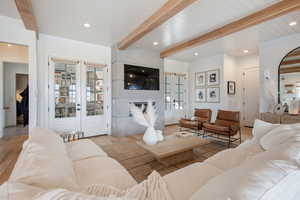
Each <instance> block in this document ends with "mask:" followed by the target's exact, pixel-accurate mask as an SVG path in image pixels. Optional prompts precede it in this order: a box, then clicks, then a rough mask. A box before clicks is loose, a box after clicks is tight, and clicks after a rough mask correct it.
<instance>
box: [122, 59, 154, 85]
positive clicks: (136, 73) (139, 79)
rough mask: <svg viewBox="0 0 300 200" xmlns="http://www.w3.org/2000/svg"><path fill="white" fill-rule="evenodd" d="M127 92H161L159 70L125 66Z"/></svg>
mask: <svg viewBox="0 0 300 200" xmlns="http://www.w3.org/2000/svg"><path fill="white" fill-rule="evenodd" d="M124 89H125V90H159V69H154V68H148V67H141V66H135V65H127V64H125V65H124Z"/></svg>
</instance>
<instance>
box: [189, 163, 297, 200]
mask: <svg viewBox="0 0 300 200" xmlns="http://www.w3.org/2000/svg"><path fill="white" fill-rule="evenodd" d="M296 174H299V168H298V167H297V166H296V165H294V164H293V163H291V162H289V161H285V160H260V159H255V160H251V161H246V162H244V163H243V164H241V165H240V166H238V167H236V168H233V169H231V170H228V171H226V172H224V173H223V174H221V175H219V176H217V177H215V178H213V179H211V180H210V181H209V182H207V184H206V185H204V186H203V187H201V188H199V190H198V191H197V192H196V193H195V194H194V195H193V197H192V198H191V199H190V200H201V199H207V200H209V199H211V200H213V199H214V200H218V199H242V200H262V199H265V200H267V199H268V198H265V197H266V195H268V192H269V191H270V190H273V189H274V188H278V187H276V186H277V185H279V184H280V183H281V182H282V181H284V180H289V181H287V183H286V184H287V185H288V184H292V185H293V184H297V181H298V180H297V181H295V180H294V179H292V177H293V176H295V175H296ZM298 182H299V181H298ZM298 185H299V183H298ZM296 191H297V190H293V191H290V192H293V193H295V194H296ZM285 193H286V192H283V193H282V194H281V197H284V194H285ZM277 199H278V198H277ZM277 199H276V200H277ZM282 199H285V200H289V199H286V198H282ZM268 200H270V199H268ZM272 200H274V199H272Z"/></svg>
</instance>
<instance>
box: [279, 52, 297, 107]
mask: <svg viewBox="0 0 300 200" xmlns="http://www.w3.org/2000/svg"><path fill="white" fill-rule="evenodd" d="M278 90H279V91H278V101H279V103H281V104H282V105H284V104H287V105H289V104H290V102H291V101H292V100H300V47H298V48H296V49H294V50H293V51H291V52H290V53H288V54H287V55H286V56H285V57H284V58H283V59H282V61H281V63H280V65H279V68H278Z"/></svg>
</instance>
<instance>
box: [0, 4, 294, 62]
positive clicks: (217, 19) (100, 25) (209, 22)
mask: <svg viewBox="0 0 300 200" xmlns="http://www.w3.org/2000/svg"><path fill="white" fill-rule="evenodd" d="M166 1H167V0H147V1H146V0H121V1H120V0H109V1H107V0H88V1H83V0H51V1H49V0H48V1H46V0H32V2H33V8H34V12H35V15H36V17H37V21H38V26H39V29H40V32H42V33H47V34H50V35H55V36H62V37H66V38H70V39H75V40H81V41H86V42H90V43H96V44H102V45H112V44H115V43H116V42H118V41H120V40H121V39H123V38H124V37H125V36H126V35H127V34H128V33H130V32H131V31H132V30H133V29H134V28H136V27H137V26H138V25H139V24H141V23H142V22H143V21H144V20H145V19H147V17H149V16H150V15H151V14H153V13H154V12H155V11H156V10H157V9H159V8H160V7H161V6H162V5H163V4H164V3H165V2H166ZM279 1H280V0H251V1H249V0H226V1H220V0H198V1H196V2H195V3H194V4H192V5H191V6H190V7H188V8H186V9H185V10H184V11H182V12H180V13H179V14H178V15H176V16H175V17H173V18H171V19H170V20H168V21H167V22H166V23H164V24H162V25H161V26H159V27H158V28H157V29H155V30H154V31H152V32H151V33H149V34H147V35H146V36H145V37H144V38H142V39H141V40H139V41H138V42H136V43H135V44H134V45H135V46H139V47H142V48H147V49H153V50H157V51H161V50H162V49H165V48H166V47H169V46H170V45H173V44H175V43H178V42H180V41H183V40H187V39H190V38H192V37H194V36H197V35H199V34H203V33H207V32H209V31H211V30H213V29H215V28H217V27H220V26H222V25H224V24H227V23H230V22H232V21H234V20H236V19H238V18H241V17H244V16H246V15H248V14H250V13H253V12H255V11H258V10H260V9H262V8H265V7H267V6H269V5H271V4H273V3H276V2H279ZM1 14H2V15H6V16H10V17H14V18H19V15H18V12H17V10H16V8H15V4H14V1H13V0H0V15H1ZM290 21H298V24H297V25H296V26H294V27H290V26H289V25H288V23H289V22H290ZM86 22H88V23H90V24H91V25H92V27H91V28H90V29H85V28H83V26H82V24H84V23H86ZM294 33H300V11H295V12H293V13H290V14H288V15H286V16H283V17H279V18H276V19H274V20H271V21H268V22H266V23H263V24H260V25H257V26H255V27H252V28H249V29H246V30H243V31H241V32H238V33H235V34H232V35H230V36H227V37H225V38H222V39H219V40H215V41H212V42H209V43H207V44H204V45H202V46H199V47H196V48H193V49H188V50H185V51H182V52H180V53H178V54H175V55H173V56H171V57H170V58H173V59H177V60H183V61H189V62H190V61H193V60H195V59H199V57H206V56H211V55H216V54H219V53H227V54H229V55H234V56H242V55H244V53H243V50H244V49H248V50H249V54H254V53H256V54H257V52H258V45H259V43H260V42H261V41H266V40H271V39H275V38H278V37H281V36H286V35H290V34H294ZM154 41H157V42H159V45H158V46H153V42H154ZM194 52H198V53H199V56H197V57H195V56H193V54H194Z"/></svg>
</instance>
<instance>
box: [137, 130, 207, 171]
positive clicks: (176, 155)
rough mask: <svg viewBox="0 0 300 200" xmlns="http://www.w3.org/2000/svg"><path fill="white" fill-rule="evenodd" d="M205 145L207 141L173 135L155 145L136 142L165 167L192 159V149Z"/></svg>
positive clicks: (195, 137) (194, 137)
mask: <svg viewBox="0 0 300 200" xmlns="http://www.w3.org/2000/svg"><path fill="white" fill-rule="evenodd" d="M207 143H208V141H207V140H204V139H201V138H199V137H197V136H194V135H193V136H186V137H178V136H176V135H175V134H173V135H169V136H166V137H165V139H164V141H162V142H159V143H157V144H155V145H147V144H145V143H144V142H143V141H138V142H137V144H138V145H139V146H141V147H142V148H144V149H145V150H146V151H148V152H149V153H151V154H152V155H153V156H154V157H155V158H156V159H157V160H158V161H159V162H160V163H162V164H163V165H165V166H170V165H174V164H176V163H180V162H183V161H186V160H191V159H193V158H194V155H193V149H194V148H195V147H198V146H200V145H204V144H207Z"/></svg>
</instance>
